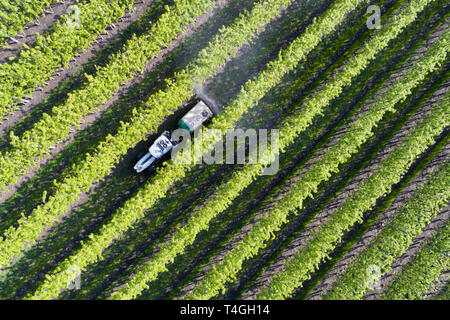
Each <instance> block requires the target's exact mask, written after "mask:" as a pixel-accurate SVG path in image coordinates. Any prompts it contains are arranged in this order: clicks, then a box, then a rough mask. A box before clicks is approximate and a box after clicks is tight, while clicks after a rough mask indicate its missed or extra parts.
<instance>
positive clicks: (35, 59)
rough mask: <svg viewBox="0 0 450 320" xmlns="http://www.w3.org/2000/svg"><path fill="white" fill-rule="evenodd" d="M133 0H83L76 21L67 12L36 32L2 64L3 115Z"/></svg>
mask: <svg viewBox="0 0 450 320" xmlns="http://www.w3.org/2000/svg"><path fill="white" fill-rule="evenodd" d="M35 2H36V3H40V2H41V1H35ZM42 2H46V3H48V2H49V1H42ZM133 3H134V0H91V1H89V2H87V3H80V4H78V10H79V11H77V12H79V16H77V18H76V19H77V21H76V25H75V24H73V25H72V23H75V22H73V21H72V19H74V18H72V16H71V13H68V14H66V15H64V16H63V17H62V19H61V20H58V21H57V22H56V24H55V25H54V26H53V27H52V29H51V31H50V32H49V33H48V34H47V35H45V36H42V35H40V34H37V39H36V42H35V44H34V45H33V46H31V47H29V46H28V45H26V44H24V50H22V51H21V52H20V53H19V54H18V56H17V57H15V58H14V59H13V61H12V62H11V63H6V64H2V65H0V88H1V91H0V117H3V116H4V115H7V114H10V113H12V112H13V111H14V109H15V106H16V105H17V104H18V103H20V102H21V101H22V99H23V98H24V97H27V96H29V95H30V94H31V93H32V92H33V91H34V89H36V88H37V87H38V86H42V85H44V83H45V82H46V81H48V80H50V79H51V78H52V73H53V72H55V71H56V70H57V69H58V68H60V67H67V64H68V63H69V61H70V60H72V59H73V58H74V57H75V55H76V54H77V53H78V52H79V51H80V50H84V49H86V48H87V46H88V45H89V44H90V43H91V42H92V41H93V40H94V39H95V38H96V37H97V36H98V35H99V34H100V33H101V32H102V31H104V30H105V29H106V27H107V26H108V25H110V24H111V23H112V22H114V21H115V20H117V19H118V18H120V17H121V16H123V15H124V14H125V11H126V10H127V9H128V10H129V9H131V7H132V5H133ZM34 6H36V5H34ZM19 9H20V8H19ZM97 90H99V89H97ZM72 103H79V101H72ZM46 124H47V125H49V124H48V123H46ZM0 181H1V180H0Z"/></svg>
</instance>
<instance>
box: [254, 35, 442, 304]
mask: <svg viewBox="0 0 450 320" xmlns="http://www.w3.org/2000/svg"><path fill="white" fill-rule="evenodd" d="M448 34H449V32H447V35H448ZM446 45H447V50H448V42H447V43H446ZM446 45H445V44H444V45H443V47H444V50H443V51H444V52H445V51H446V49H445V47H446ZM440 46H442V43H439V42H437V43H435V45H434V47H433V48H432V49H434V50H430V51H428V52H427V53H432V52H433V51H438V52H439V49H438V48H440ZM441 48H442V47H441ZM434 53H435V52H434ZM444 56H445V55H444ZM430 57H434V58H436V56H433V55H429V54H428V58H430ZM431 65H432V64H431ZM431 65H430V64H429V63H428V61H426V60H425V61H424V60H422V61H420V62H419V63H418V64H416V70H415V71H418V70H420V69H421V68H422V67H423V66H427V67H428V68H429V67H430V66H431ZM425 73H426V72H425ZM417 75H418V74H417V73H416V72H412V73H409V74H407V75H406V76H405V78H410V79H411V77H416V76H417ZM402 80H403V79H402ZM401 82H403V81H401ZM396 87H397V86H395V85H394V86H393V88H395V89H398V88H396ZM388 92H389V91H388ZM400 92H404V90H401V91H400ZM391 93H392V92H391ZM391 96H392V95H391ZM379 102H381V100H379ZM386 103H387V101H386ZM371 110H373V107H372V109H371ZM449 124H450V104H449V101H448V99H446V100H444V101H443V103H442V104H441V105H439V106H437V107H436V108H434V109H433V110H432V113H431V115H430V116H429V117H428V118H426V119H425V120H424V121H423V122H422V123H421V124H420V125H419V126H418V127H417V128H416V129H415V130H414V131H413V132H412V133H411V134H410V135H409V136H408V137H407V138H406V140H405V141H403V143H402V144H401V145H400V146H399V147H398V148H396V149H394V151H392V152H391V153H390V154H389V156H388V157H387V158H386V159H385V160H383V161H382V162H381V163H380V166H379V167H378V169H377V171H376V172H375V173H374V174H372V175H371V176H370V177H369V178H368V179H367V180H366V181H365V182H364V183H362V184H361V185H360V186H359V188H358V190H357V191H355V192H353V193H352V194H351V196H350V197H349V198H348V199H347V200H346V201H345V202H344V203H343V204H342V205H341V206H340V207H339V209H338V210H337V211H336V212H335V213H334V214H333V216H332V217H331V218H330V219H329V220H328V221H327V222H325V223H323V224H321V225H320V227H319V230H318V231H317V232H316V233H314V234H313V236H312V239H311V240H310V241H309V242H308V243H307V244H306V246H305V247H304V248H302V250H301V251H300V252H299V253H297V254H296V255H295V256H294V257H293V258H292V259H290V260H289V261H288V262H287V267H286V269H285V270H284V271H283V272H282V273H279V274H277V275H276V276H275V277H274V278H273V280H272V282H271V283H270V284H269V287H268V288H266V289H265V290H264V291H263V292H262V293H261V294H260V295H259V296H258V297H259V298H265V299H282V298H287V297H289V296H290V295H291V294H292V292H293V291H294V290H295V289H296V288H298V287H300V286H301V284H302V283H303V282H304V281H306V280H308V279H309V278H310V275H311V273H312V272H314V271H315V270H317V268H318V267H319V264H320V263H321V262H323V261H325V260H326V259H328V254H330V253H331V252H332V250H333V249H334V247H335V246H336V244H337V243H338V242H339V241H340V240H341V239H342V237H343V236H344V234H345V233H346V232H347V231H348V230H350V228H351V227H352V226H353V225H354V224H355V223H357V222H362V214H363V213H364V212H365V211H367V210H369V209H371V208H372V207H373V206H374V205H375V204H376V201H377V199H379V198H381V197H382V196H384V195H385V194H387V193H388V192H389V191H390V190H391V188H392V186H393V185H394V184H396V183H398V182H399V181H400V179H401V178H402V176H403V175H404V174H405V173H406V172H407V170H408V168H409V167H410V166H411V165H412V163H413V162H414V160H415V159H417V157H419V156H420V154H421V153H422V152H424V151H425V150H426V149H427V147H429V146H430V145H432V144H433V143H434V138H435V137H436V136H438V135H439V134H440V133H441V132H442V131H443V130H444V129H445V127H446V126H448V125H449ZM361 130H364V129H361ZM341 150H346V148H341ZM302 181H303V179H302ZM299 191H301V189H297V188H294V191H293V193H297V192H299Z"/></svg>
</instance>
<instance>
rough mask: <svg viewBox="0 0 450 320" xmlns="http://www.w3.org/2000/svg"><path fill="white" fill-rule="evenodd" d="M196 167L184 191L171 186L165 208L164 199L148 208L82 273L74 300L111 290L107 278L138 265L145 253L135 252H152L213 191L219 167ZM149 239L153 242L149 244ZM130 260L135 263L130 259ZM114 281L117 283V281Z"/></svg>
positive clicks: (114, 277) (115, 276)
mask: <svg viewBox="0 0 450 320" xmlns="http://www.w3.org/2000/svg"><path fill="white" fill-rule="evenodd" d="M196 169H197V170H195V169H194V170H193V171H191V172H190V173H189V176H190V178H189V179H192V178H193V177H194V176H195V181H192V182H191V183H189V184H188V185H187V186H186V187H184V188H183V190H182V192H181V193H178V192H176V191H175V190H179V188H180V187H182V186H174V187H172V188H171V189H170V191H169V192H170V193H169V194H168V195H167V196H166V197H165V198H164V199H161V202H164V204H163V206H162V207H163V209H162V210H160V209H158V208H161V206H160V205H161V204H162V203H161V202H160V203H157V204H155V206H154V208H153V210H149V212H147V213H146V217H145V218H144V219H142V220H140V221H138V222H139V223H136V224H135V225H133V229H132V230H128V232H127V233H125V235H124V236H123V237H122V238H121V240H120V241H118V242H115V243H113V244H112V246H110V247H109V248H108V250H106V251H105V252H104V253H103V259H102V260H100V261H98V262H97V263H96V264H93V265H91V266H89V269H88V270H87V272H86V273H85V274H84V276H83V280H84V283H85V285H83V287H82V288H81V290H80V291H79V292H78V293H77V294H76V297H75V299H79V298H80V299H91V298H94V297H96V296H97V295H98V294H99V293H100V292H102V293H101V294H102V296H103V295H105V293H104V291H105V290H106V291H107V290H108V289H104V288H105V286H107V287H108V288H109V287H112V286H114V285H113V284H110V283H109V281H108V280H107V279H116V278H117V275H118V274H119V273H121V271H123V269H124V268H126V269H130V268H131V266H132V265H133V266H134V265H136V264H137V265H139V264H140V263H139V262H138V261H142V259H143V257H145V256H146V255H145V254H141V256H140V257H135V254H136V252H142V251H144V252H151V251H152V250H153V249H154V247H155V245H157V244H158V243H159V242H160V241H162V240H163V239H164V237H165V236H167V231H168V230H171V229H172V228H173V227H175V226H176V225H177V224H178V223H179V222H180V221H181V220H182V219H184V215H183V213H185V212H186V211H187V210H189V209H187V208H191V207H192V206H195V205H196V204H199V203H201V202H202V200H203V199H204V197H206V195H207V194H209V193H210V192H212V189H214V183H212V181H215V180H212V179H211V177H214V178H217V175H216V172H217V170H218V169H219V168H218V167H217V166H207V167H206V168H204V169H203V170H202V171H199V168H196ZM214 178H213V179H214ZM208 182H209V183H208ZM204 183H208V187H207V189H208V190H205V188H203V187H202V188H200V189H199V187H201V186H202V185H203V184H204ZM183 185H185V184H183ZM174 189H175V190H174ZM210 189H211V190H210ZM200 190H201V194H199V191H200ZM172 191H173V192H175V193H176V195H174V194H173V193H172ZM166 199H170V201H169V202H167V201H166ZM194 199H195V200H194ZM186 207H187V208H186ZM160 230H162V232H161V231H160ZM149 235H157V237H156V238H153V237H152V236H150V237H149ZM150 238H151V239H152V241H151V243H150V245H148V240H149V239H150ZM146 243H147V244H146ZM144 248H145V249H144ZM124 252H126V254H124ZM118 255H120V259H118V258H117V257H118ZM131 257H133V258H131ZM131 259H132V262H129V261H131ZM91 276H92V277H91ZM114 282H117V280H115V281H114Z"/></svg>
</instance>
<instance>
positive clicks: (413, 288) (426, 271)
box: [383, 170, 450, 300]
mask: <svg viewBox="0 0 450 320" xmlns="http://www.w3.org/2000/svg"><path fill="white" fill-rule="evenodd" d="M449 175H450V173H449V170H447V176H446V179H447V181H448V180H449V179H448V177H449ZM448 194H449V191H448V189H447V195H448ZM447 198H448V196H447ZM449 248H450V223H448V222H447V224H446V225H445V226H444V227H443V228H442V230H440V231H439V233H438V234H436V235H435V236H434V237H433V239H431V241H430V242H429V243H428V244H426V245H424V246H423V247H422V248H421V250H420V251H419V252H418V254H417V256H416V257H415V258H414V260H413V261H412V262H411V263H410V264H408V265H406V266H405V267H404V268H403V270H402V272H401V274H400V275H399V276H398V278H396V279H395V280H394V282H393V283H392V284H391V285H390V286H389V287H388V288H387V289H386V291H385V293H384V295H383V298H384V299H388V300H406V299H408V300H419V299H423V298H424V296H425V295H426V293H427V292H429V290H430V289H431V288H432V286H433V284H434V283H435V282H436V281H438V279H439V277H440V276H441V275H442V272H445V271H448V270H449V268H450V257H449Z"/></svg>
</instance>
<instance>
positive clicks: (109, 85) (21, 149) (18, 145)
mask: <svg viewBox="0 0 450 320" xmlns="http://www.w3.org/2000/svg"><path fill="white" fill-rule="evenodd" d="M213 3H214V0H201V1H194V0H186V1H185V0H178V1H176V2H175V5H174V7H166V10H167V11H166V12H165V13H164V14H163V15H162V16H160V17H159V18H158V20H157V21H156V23H154V24H153V25H152V27H151V28H150V29H149V31H148V32H147V33H145V34H144V35H142V36H140V37H136V36H133V37H132V38H131V39H130V40H129V41H128V42H127V43H126V44H125V46H124V48H123V49H122V50H121V51H120V52H118V53H117V54H114V55H113V56H112V57H111V59H110V60H109V61H108V64H107V65H106V66H104V67H99V68H98V69H97V71H96V74H95V76H92V75H86V78H87V83H85V84H84V85H83V86H82V87H81V88H80V89H78V90H75V91H74V92H71V93H69V95H68V98H67V100H66V101H65V102H64V103H63V104H61V105H59V106H55V107H54V108H53V109H52V112H51V114H50V115H49V114H44V115H43V117H42V119H40V121H38V122H36V123H35V124H34V125H33V127H32V128H31V129H30V130H27V131H26V132H25V133H24V134H23V135H22V136H21V137H20V138H19V137H17V136H15V135H14V134H13V133H11V140H12V141H11V145H12V148H11V150H9V151H7V152H5V153H4V154H2V155H1V156H0V188H5V186H7V185H10V184H12V183H15V182H17V180H18V178H19V176H21V175H23V174H25V173H26V172H27V171H28V170H29V169H30V168H31V167H32V166H33V165H34V164H35V158H36V157H39V158H43V157H44V156H45V155H46V154H48V152H49V148H50V147H51V146H54V145H55V144H57V143H59V142H61V141H63V140H64V139H65V138H67V136H68V135H69V133H70V130H71V129H72V127H73V126H75V125H79V123H80V122H81V120H82V119H83V117H84V116H85V115H87V114H89V113H91V112H92V111H93V110H95V108H96V107H97V106H99V105H101V104H103V103H105V102H106V101H108V100H109V99H110V98H111V97H112V96H113V95H114V93H115V92H117V90H118V89H119V87H120V85H121V84H124V83H126V81H129V80H130V79H132V78H133V77H134V75H135V74H136V73H137V72H139V71H142V70H143V69H144V68H145V65H146V64H147V61H148V59H152V58H155V57H156V56H157V55H158V54H159V53H160V52H161V49H162V48H163V47H165V46H167V45H169V44H170V43H171V42H172V41H173V40H174V39H176V38H177V36H178V33H183V32H184V31H185V30H186V29H185V28H183V27H185V26H187V25H189V24H191V23H193V21H194V20H195V18H196V17H198V16H200V15H201V14H203V13H204V12H205V11H206V10H207V9H208V8H209V7H211V6H212V4H213ZM191 14H192V15H191ZM44 53H45V51H44V52H42V53H41V54H44Z"/></svg>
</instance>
